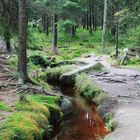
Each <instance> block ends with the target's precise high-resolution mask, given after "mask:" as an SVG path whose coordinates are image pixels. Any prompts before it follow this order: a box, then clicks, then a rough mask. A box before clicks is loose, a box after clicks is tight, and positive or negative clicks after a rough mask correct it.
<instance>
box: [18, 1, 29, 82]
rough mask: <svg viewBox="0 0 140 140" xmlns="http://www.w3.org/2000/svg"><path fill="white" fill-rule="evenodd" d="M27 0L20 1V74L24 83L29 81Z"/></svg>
mask: <svg viewBox="0 0 140 140" xmlns="http://www.w3.org/2000/svg"><path fill="white" fill-rule="evenodd" d="M26 14H27V13H26V0H19V47H18V72H19V75H20V76H19V79H20V80H22V82H23V83H26V82H27V81H28V73H27V52H26V41H27V23H28V20H27V16H26Z"/></svg>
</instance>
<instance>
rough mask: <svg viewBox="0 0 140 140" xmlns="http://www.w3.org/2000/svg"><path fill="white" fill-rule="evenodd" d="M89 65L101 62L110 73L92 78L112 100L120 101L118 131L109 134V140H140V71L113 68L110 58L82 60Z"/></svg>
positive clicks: (117, 107) (92, 56)
mask: <svg viewBox="0 0 140 140" xmlns="http://www.w3.org/2000/svg"><path fill="white" fill-rule="evenodd" d="M81 60H82V61H84V62H87V63H95V62H101V63H102V64H103V65H104V66H106V67H107V69H108V70H109V72H108V73H100V74H99V73H90V76H91V78H92V79H93V81H94V82H96V83H97V84H98V85H99V86H100V87H101V88H102V89H103V90H104V91H105V92H106V93H107V94H108V95H109V97H111V98H114V99H116V100H117V101H118V104H117V105H116V107H115V109H114V110H113V112H114V114H115V116H114V117H115V118H114V119H115V120H116V121H117V123H118V126H117V128H116V130H115V131H114V132H113V133H111V134H109V135H108V136H107V138H109V140H140V71H138V70H135V69H128V68H127V69H126V68H117V67H112V66H111V65H110V64H109V62H108V56H103V57H96V56H95V55H91V56H90V57H87V58H82V59H81Z"/></svg>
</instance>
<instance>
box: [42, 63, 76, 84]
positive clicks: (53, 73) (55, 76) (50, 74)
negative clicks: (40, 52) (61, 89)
mask: <svg viewBox="0 0 140 140" xmlns="http://www.w3.org/2000/svg"><path fill="white" fill-rule="evenodd" d="M72 70H74V65H65V66H60V67H56V68H50V69H48V71H47V72H46V74H45V77H46V80H47V81H59V78H60V76H61V75H62V74H64V73H66V72H69V71H72Z"/></svg>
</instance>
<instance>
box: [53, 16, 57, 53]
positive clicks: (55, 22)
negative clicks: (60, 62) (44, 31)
mask: <svg viewBox="0 0 140 140" xmlns="http://www.w3.org/2000/svg"><path fill="white" fill-rule="evenodd" d="M52 32H53V33H52V34H53V36H52V51H53V53H55V54H56V53H57V15H56V14H54V16H53V31H52Z"/></svg>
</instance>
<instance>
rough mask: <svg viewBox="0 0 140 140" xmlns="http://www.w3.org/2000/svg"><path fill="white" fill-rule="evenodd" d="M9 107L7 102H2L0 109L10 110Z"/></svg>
mask: <svg viewBox="0 0 140 140" xmlns="http://www.w3.org/2000/svg"><path fill="white" fill-rule="evenodd" d="M8 109H9V108H8V106H7V105H6V104H5V103H3V102H0V111H5V110H8Z"/></svg>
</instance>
